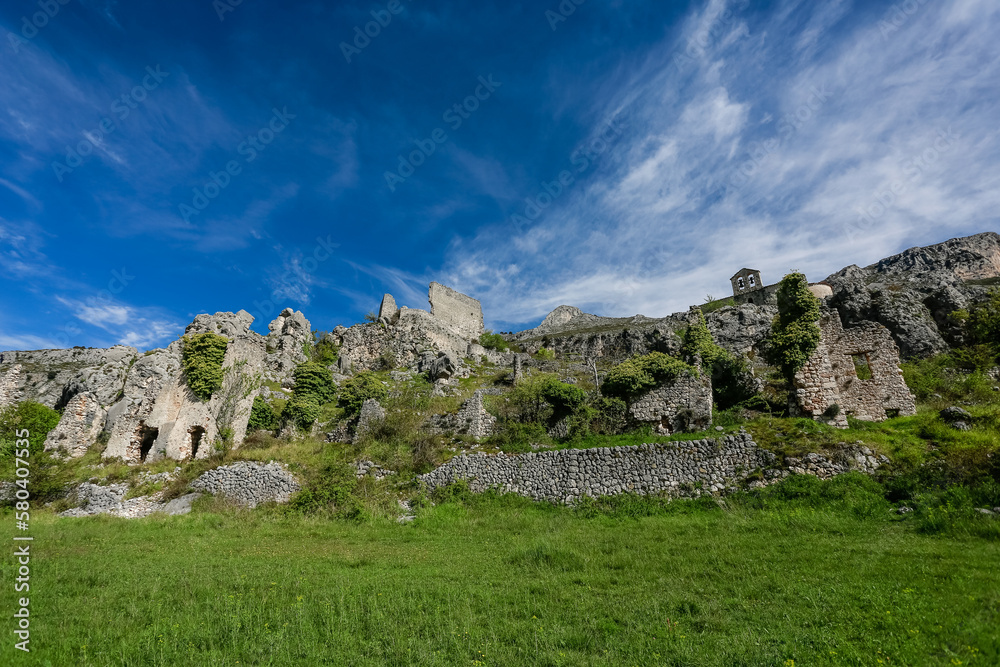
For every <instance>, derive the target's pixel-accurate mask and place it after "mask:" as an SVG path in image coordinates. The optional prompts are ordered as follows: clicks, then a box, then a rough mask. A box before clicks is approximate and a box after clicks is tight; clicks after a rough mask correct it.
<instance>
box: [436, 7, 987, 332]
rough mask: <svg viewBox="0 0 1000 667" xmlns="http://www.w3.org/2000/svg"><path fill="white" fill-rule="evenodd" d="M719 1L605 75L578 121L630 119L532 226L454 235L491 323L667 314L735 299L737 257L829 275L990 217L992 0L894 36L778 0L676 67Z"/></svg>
mask: <svg viewBox="0 0 1000 667" xmlns="http://www.w3.org/2000/svg"><path fill="white" fill-rule="evenodd" d="M725 6H726V5H725V3H723V2H720V1H716V0H713V2H711V3H709V4H707V5H705V6H704V8H703V10H702V11H700V12H694V13H692V14H691V16H690V17H689V19H688V20H687V21H686V22H685V23H684V28H683V29H682V31H681V32H680V33H679V34H677V35H674V36H672V37H671V38H670V39H668V40H666V41H665V42H664V43H662V44H660V45H659V46H657V47H656V48H655V49H653V50H651V51H650V52H649V53H648V54H645V55H644V57H643V60H642V62H639V63H637V64H636V66H635V67H634V71H635V73H636V74H635V75H634V76H632V77H629V78H628V79H627V80H626V79H624V77H620V76H619V75H618V74H617V73H616V75H615V76H616V77H617V78H619V79H622V81H621V82H620V83H619V85H618V88H617V89H616V90H614V89H613V87H612V86H610V85H609V82H607V81H600V82H596V83H595V84H594V88H595V89H598V90H602V91H611V90H614V92H613V94H609V95H606V96H604V97H597V96H595V97H594V99H602V100H604V101H603V102H601V103H600V105H599V106H597V107H595V108H594V109H590V110H587V111H586V116H587V117H590V118H607V117H611V116H614V115H616V114H618V115H621V116H623V117H627V118H628V126H627V130H626V131H625V133H624V135H623V136H622V137H621V138H620V139H619V140H618V141H617V142H616V143H615V145H614V146H613V147H612V149H611V150H609V151H608V152H607V154H606V155H604V156H602V157H601V158H600V159H599V161H598V162H599V164H598V165H597V166H595V167H594V168H593V169H592V170H591V171H590V172H588V174H586V176H585V177H584V178H581V180H580V181H579V182H578V183H577V184H576V185H574V186H573V187H572V188H571V189H570V190H569V192H568V193H566V194H564V195H562V198H561V199H560V200H559V202H558V203H557V205H554V206H552V207H551V208H550V209H549V210H547V211H546V212H545V214H544V215H543V216H542V217H541V218H539V219H538V220H537V222H536V224H535V225H534V226H533V227H531V228H529V229H523V230H520V231H518V230H515V229H514V228H513V227H512V226H510V225H509V224H508V223H504V224H503V225H501V226H497V227H494V228H492V229H481V230H479V231H478V232H477V235H476V236H474V237H473V238H466V239H462V240H458V241H456V242H455V243H454V244H453V246H452V248H451V252H450V257H451V261H450V262H449V263H448V264H447V265H446V267H445V272H446V275H447V276H448V277H447V279H448V280H450V281H451V282H453V283H454V284H455V286H456V287H457V288H460V289H464V290H466V291H468V292H470V293H472V294H473V295H475V296H477V297H479V298H481V300H482V301H483V302H484V307H485V309H486V315H487V317H488V318H489V319H493V320H495V321H499V322H500V323H509V324H530V323H532V322H534V321H537V320H539V319H541V317H542V316H544V314H545V313H546V312H547V311H548V310H550V309H551V308H553V307H555V306H557V305H560V304H561V303H569V304H571V305H577V306H580V307H586V308H590V309H591V310H593V311H597V312H600V313H601V314H607V315H616V316H626V315H632V314H635V313H636V312H643V313H644V314H646V315H665V314H667V313H669V312H672V311H678V310H684V309H686V308H687V306H688V305H691V304H695V303H700V302H701V301H703V299H704V296H705V295H706V294H708V293H713V294H714V295H715V296H724V295H725V294H726V293H727V292H728V277H729V276H730V275H731V274H732V273H733V272H734V271H735V270H737V269H739V268H740V267H742V266H752V267H755V268H759V269H761V270H762V271H763V272H764V277H765V279H766V280H768V281H776V280H778V279H779V278H780V277H781V276H782V275H783V274H784V273H787V272H788V271H790V270H792V269H798V270H802V271H806V272H807V274H808V275H809V276H810V278H813V279H817V280H818V279H821V278H824V277H826V276H827V275H829V274H830V273H832V272H834V271H836V270H839V269H840V268H842V267H843V266H845V265H848V264H852V263H857V264H862V265H863V264H867V263H870V262H873V261H876V260H878V259H880V258H881V257H884V256H887V255H890V254H893V253H895V252H899V251H901V250H903V249H905V248H907V247H911V246H914V245H922V244H927V243H934V242H939V241H943V240H945V239H947V238H949V237H952V236H959V235H963V234H971V233H975V232H979V231H985V230H988V229H996V228H997V227H998V224H997V214H996V211H997V210H998V204H1000V188H998V187H997V184H998V181H1000V176H998V172H997V164H998V160H1000V143H998V137H1000V134H998V132H997V131H996V129H995V128H996V120H995V119H996V118H997V117H998V116H1000V86H998V84H997V82H998V81H1000V61H998V60H997V59H996V58H995V56H994V53H995V34H996V30H997V28H998V27H1000V21H998V16H1000V8H998V7H997V6H996V4H995V3H990V2H985V1H984V2H977V1H974V0H950V1H945V2H941V3H927V4H925V5H922V6H921V9H920V10H919V11H918V12H916V13H915V14H913V15H912V16H909V17H908V18H907V20H906V21H905V23H903V24H902V25H901V26H900V28H899V30H897V31H893V32H892V33H891V34H889V35H888V36H884V35H883V34H882V32H881V31H880V29H879V24H878V20H879V18H881V17H878V18H875V19H874V20H872V22H870V23H867V24H865V23H860V22H858V21H857V20H856V17H855V16H854V15H852V13H850V12H849V11H848V10H849V8H850V3H847V2H838V3H833V4H831V3H818V4H817V5H815V6H812V5H806V4H803V3H800V2H785V3H783V4H781V5H779V7H778V9H777V10H776V13H774V14H772V15H768V16H764V17H758V18H752V17H749V16H747V17H742V16H741V17H739V20H738V21H737V20H736V19H732V20H731V21H730V25H729V26H727V28H726V30H719V31H717V32H714V33H712V35H719V36H721V35H726V37H725V38H714V39H707V40H704V42H705V45H706V46H705V48H704V50H703V53H701V54H700V56H699V57H697V58H694V59H693V60H692V61H690V62H685V63H683V64H682V65H678V64H677V63H676V61H675V59H674V56H675V55H676V54H677V53H678V52H683V50H684V49H685V47H686V45H688V44H689V40H690V39H691V38H692V36H693V35H696V34H698V33H697V31H698V30H699V29H703V27H704V26H705V25H712V21H713V20H715V19H713V18H712V17H714V16H716V15H718V13H719V11H720V10H721V9H723V8H724V7H725ZM737 9H738V7H737ZM859 16H860V15H859ZM739 26H743V27H739ZM738 27H739V30H738V31H737V28H738ZM734 34H737V35H738V37H737V38H733V35H734ZM790 54H792V58H794V60H792V61H789V56H790ZM948 127H952V131H953V133H954V134H956V135H957V137H955V138H953V139H951V140H950V143H949V145H948V146H943V145H942V143H941V141H940V140H939V132H942V131H945V132H946V131H947V129H948ZM596 129H597V124H596V123H595V131H596ZM935 144H936V145H935ZM921 159H923V160H924V162H923V163H920V162H918V161H919V160H921ZM915 165H916V168H915ZM915 174H916V175H915ZM894 184H896V185H900V184H902V185H903V186H904V187H903V189H902V191H901V192H900V193H899V194H897V195H895V197H894V199H893V201H892V202H891V204H889V206H888V207H887V208H886V209H885V210H884V212H882V213H881V214H879V215H878V216H874V217H872V222H870V223H866V224H865V225H864V226H863V228H861V229H859V227H860V225H859V224H858V219H859V213H858V211H859V210H864V209H865V208H867V207H869V206H870V205H871V204H872V203H873V202H878V200H879V197H880V196H883V199H884V193H885V191H886V190H887V189H888V190H890V191H891V190H892V188H893V186H894ZM897 189H898V188H897ZM528 194H532V193H523V194H522V195H520V196H522V197H523V196H526V195H528ZM875 210H878V209H877V207H876V209H875Z"/></svg>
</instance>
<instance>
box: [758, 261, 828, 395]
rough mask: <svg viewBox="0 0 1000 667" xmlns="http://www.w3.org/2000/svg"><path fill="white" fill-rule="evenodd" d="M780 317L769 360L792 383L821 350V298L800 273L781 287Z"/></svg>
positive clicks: (770, 343) (773, 332) (773, 329)
mask: <svg viewBox="0 0 1000 667" xmlns="http://www.w3.org/2000/svg"><path fill="white" fill-rule="evenodd" d="M777 297H778V315H777V317H775V318H774V322H773V324H772V325H771V335H770V338H769V339H768V357H769V361H770V362H771V363H772V364H774V365H775V366H778V367H779V368H781V370H782V372H783V373H784V375H785V378H786V379H787V380H788V381H789V382H791V381H792V379H793V378H794V377H795V374H796V373H797V372H798V371H799V370H800V369H801V368H802V367H803V366H805V365H806V362H808V361H809V357H811V356H812V353H813V352H815V351H816V348H817V347H819V340H820V328H819V317H820V312H819V299H817V298H816V296H815V295H814V294H813V293H812V292H810V291H809V282H808V281H807V280H806V277H805V276H804V275H802V274H801V273H790V274H788V275H787V276H785V277H784V278H783V279H782V280H781V284H780V285H779V286H778V294H777Z"/></svg>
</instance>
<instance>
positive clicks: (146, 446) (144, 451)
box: [139, 426, 160, 463]
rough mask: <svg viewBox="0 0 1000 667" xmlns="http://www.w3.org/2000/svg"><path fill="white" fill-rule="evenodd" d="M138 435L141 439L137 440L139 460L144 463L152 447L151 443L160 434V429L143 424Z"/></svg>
mask: <svg viewBox="0 0 1000 667" xmlns="http://www.w3.org/2000/svg"><path fill="white" fill-rule="evenodd" d="M140 435H141V438H142V439H141V440H140V441H139V462H140V463H145V462H146V457H147V456H149V452H150V450H151V449H153V443H155V442H156V438H157V436H159V435H160V429H158V428H152V427H151V426H143V427H142V429H141V432H140Z"/></svg>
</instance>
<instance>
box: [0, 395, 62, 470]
mask: <svg viewBox="0 0 1000 667" xmlns="http://www.w3.org/2000/svg"><path fill="white" fill-rule="evenodd" d="M58 423H59V413H58V412H56V411H55V410H53V409H52V408H50V407H48V406H45V405H42V404H41V403H33V402H31V401H24V402H21V403H17V404H15V405H10V406H7V407H6V408H4V409H3V410H0V457H6V456H12V455H13V453H14V450H15V449H21V447H17V446H16V445H17V440H19V439H22V438H18V436H17V433H18V432H19V431H23V430H27V431H28V438H27V440H28V451H29V452H31V453H32V454H37V453H38V452H41V451H42V450H43V449H44V446H45V438H46V436H48V434H49V431H51V430H52V429H54V428H55V427H56V425H57V424H58ZM32 480H33V482H32V483H34V478H32Z"/></svg>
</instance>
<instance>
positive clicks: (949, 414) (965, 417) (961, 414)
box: [939, 406, 972, 423]
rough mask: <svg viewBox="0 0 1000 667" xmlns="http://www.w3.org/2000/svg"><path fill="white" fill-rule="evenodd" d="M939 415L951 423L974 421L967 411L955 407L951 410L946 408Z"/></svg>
mask: <svg viewBox="0 0 1000 667" xmlns="http://www.w3.org/2000/svg"><path fill="white" fill-rule="evenodd" d="M939 414H940V416H941V419H943V420H945V421H946V422H949V423H952V422H958V421H965V422H970V421H972V415H971V414H969V412H968V411H967V410H963V409H962V408H958V407H954V406H953V407H950V408H945V409H944V410H942V411H941V412H940V413H939Z"/></svg>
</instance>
